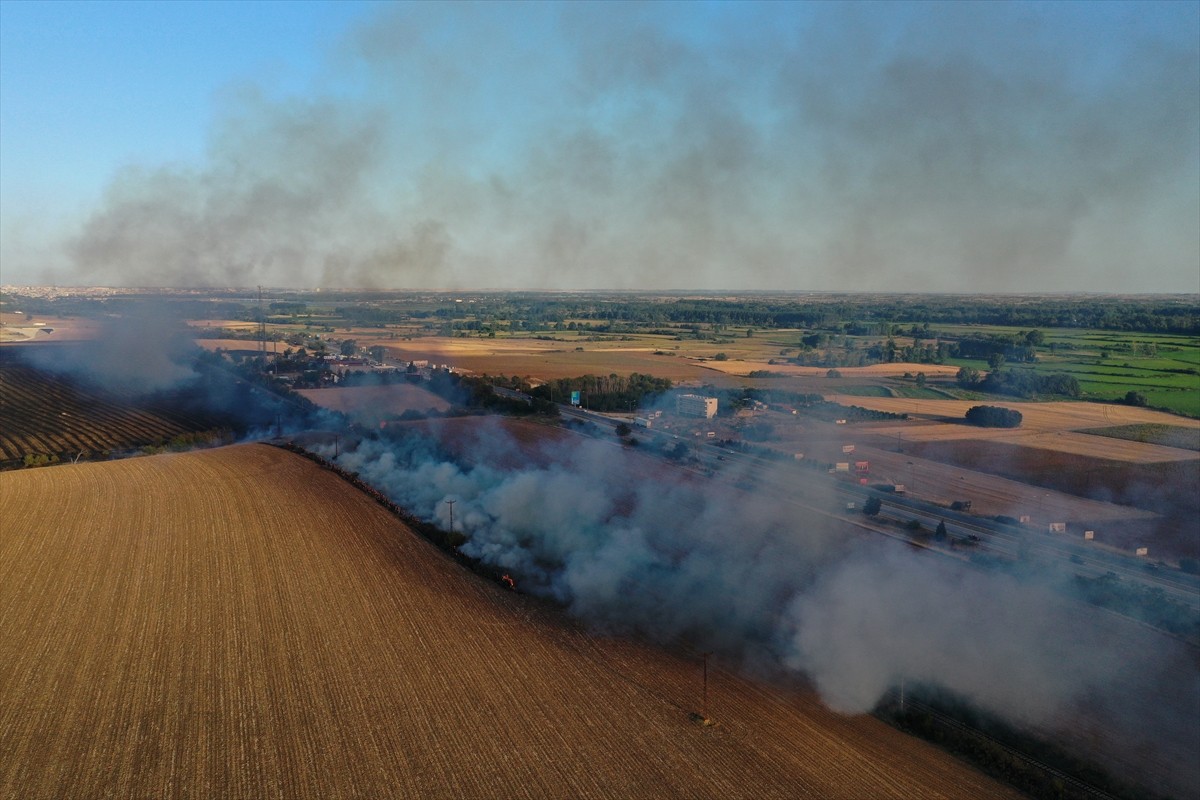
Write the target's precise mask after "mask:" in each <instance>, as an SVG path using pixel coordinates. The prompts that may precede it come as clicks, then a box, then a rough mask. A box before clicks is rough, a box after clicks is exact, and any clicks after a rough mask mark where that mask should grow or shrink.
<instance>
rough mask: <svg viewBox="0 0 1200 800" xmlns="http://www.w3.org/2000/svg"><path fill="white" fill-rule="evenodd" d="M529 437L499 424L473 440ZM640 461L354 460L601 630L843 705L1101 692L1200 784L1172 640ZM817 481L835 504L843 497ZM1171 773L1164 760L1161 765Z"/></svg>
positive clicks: (1135, 735)
mask: <svg viewBox="0 0 1200 800" xmlns="http://www.w3.org/2000/svg"><path fill="white" fill-rule="evenodd" d="M513 447H514V445H513V443H511V442H510V441H509V440H508V439H507V437H506V435H505V434H504V433H503V432H502V431H500V430H498V429H492V430H491V431H490V432H485V433H484V434H482V435H481V438H480V441H479V446H478V447H476V446H475V445H472V451H473V452H474V451H480V452H484V453H486V452H496V453H500V452H505V451H507V450H511V448H513ZM324 455H326V456H327V457H331V456H332V455H333V453H332V451H330V452H325V453H324ZM626 458H628V456H625V455H624V454H622V453H621V451H620V450H619V449H617V448H614V447H613V446H611V444H609V443H604V442H596V441H590V440H588V441H585V442H583V443H579V442H573V443H571V444H569V445H565V446H561V447H560V448H555V447H548V449H547V450H546V452H545V453H544V454H543V457H542V458H539V459H537V463H539V464H541V466H530V467H527V468H514V469H501V468H497V467H494V466H489V465H488V464H489V462H490V460H489V459H488V458H487V457H486V456H480V457H479V460H478V461H475V460H472V461H471V462H470V463H463V462H460V461H457V460H453V459H450V458H448V457H446V456H444V455H442V454H440V453H439V451H438V450H437V449H436V448H435V447H433V446H431V445H430V444H429V442H427V441H424V440H420V439H416V438H410V439H406V440H402V441H392V442H382V441H376V440H367V441H363V442H362V443H361V444H360V445H359V446H358V448H357V449H356V450H353V451H351V452H343V453H342V454H341V456H340V458H339V463H340V464H342V466H343V467H345V468H347V469H350V470H353V471H355V472H358V473H359V474H360V475H361V476H362V477H363V478H364V479H365V480H367V481H368V482H370V483H372V484H373V485H375V486H378V487H380V488H381V489H383V490H384V491H386V492H387V493H388V494H389V495H390V496H391V497H393V498H394V499H395V500H396V501H397V502H398V503H400V504H402V505H404V506H405V507H407V508H409V509H411V510H412V511H413V512H414V513H416V514H417V515H419V516H421V517H422V518H425V519H427V520H431V521H436V522H437V523H438V524H439V525H440V526H442V527H443V528H449V525H450V519H449V515H450V506H449V505H448V504H447V503H446V501H447V500H454V501H455V505H454V524H455V527H456V529H457V530H460V531H462V532H463V533H465V534H466V535H467V537H468V542H467V543H466V544H465V545H464V546H463V548H462V549H463V551H464V552H465V553H467V554H469V555H471V556H474V557H476V558H480V559H482V560H483V561H485V562H487V563H489V564H493V565H497V566H500V567H502V568H504V569H506V570H510V571H511V572H512V574H513V575H514V576H515V577H516V579H517V581H518V585H519V586H520V587H521V588H522V589H523V590H524V591H527V592H532V593H535V594H540V595H543V596H547V597H551V598H553V599H554V600H556V601H558V602H559V603H561V604H563V605H564V606H566V607H567V608H568V609H569V610H570V612H571V613H572V614H574V615H576V616H577V617H579V618H580V619H582V620H584V621H586V622H587V623H589V624H590V625H592V626H595V627H597V628H599V629H602V630H608V631H619V632H635V633H639V634H642V635H647V636H650V637H651V638H653V639H655V640H657V641H662V642H678V641H680V640H685V641H688V642H691V643H693V644H697V645H699V646H703V647H709V648H715V649H717V650H719V651H720V652H721V653H722V654H723V656H724V657H725V658H728V659H733V660H737V661H739V662H741V663H742V665H743V666H744V667H745V668H747V669H754V670H761V669H767V670H784V671H786V672H789V673H791V674H793V675H802V676H805V677H806V678H807V679H809V680H811V681H812V683H813V684H814V685H815V687H816V688H817V690H818V691H819V692H820V693H821V696H822V697H823V698H824V699H825V701H826V702H827V703H828V704H829V705H830V706H831V707H832V708H834V709H836V710H838V711H842V712H846V713H863V712H866V711H869V710H870V709H872V708H873V707H874V706H875V705H876V704H877V703H878V702H879V701H880V699H881V698H882V697H883V696H884V695H885V694H886V693H887V692H888V691H889V690H891V689H893V688H894V687H896V686H897V685H899V684H900V683H901V682H902V681H908V682H911V683H924V684H933V685H937V686H941V687H944V688H947V689H950V690H952V691H954V692H956V693H958V694H960V695H962V696H965V697H967V698H970V699H971V700H972V701H974V702H976V703H978V704H979V705H981V706H983V707H985V708H988V709H991V710H993V711H995V712H998V713H1000V714H1002V715H1004V716H1005V717H1007V718H1009V719H1014V720H1017V721H1019V722H1021V723H1024V724H1032V725H1035V726H1038V727H1039V728H1041V729H1043V730H1047V731H1053V730H1055V729H1061V727H1062V726H1064V725H1065V726H1066V727H1067V729H1070V726H1071V725H1074V724H1076V718H1077V716H1076V715H1078V713H1079V712H1080V709H1082V708H1084V707H1088V708H1094V707H1097V706H1103V705H1107V706H1111V708H1113V709H1120V711H1119V712H1118V711H1112V712H1111V713H1110V716H1111V717H1114V718H1119V719H1120V720H1121V722H1120V724H1119V725H1118V724H1115V723H1114V724H1113V725H1112V726H1111V729H1110V730H1108V731H1107V732H1106V733H1105V734H1104V736H1102V737H1099V738H1100V740H1101V741H1102V744H1101V745H1100V747H1101V749H1102V750H1105V751H1106V752H1107V753H1110V754H1111V753H1122V752H1124V753H1125V754H1126V755H1128V751H1130V750H1131V749H1133V748H1134V744H1133V743H1135V742H1142V741H1150V742H1153V743H1154V747H1155V748H1156V752H1157V753H1158V755H1159V757H1162V756H1163V754H1164V753H1165V754H1167V755H1166V757H1165V758H1166V762H1167V764H1168V765H1169V766H1168V767H1167V769H1168V772H1169V773H1170V775H1169V777H1168V779H1167V782H1168V783H1171V782H1174V785H1176V786H1195V785H1200V774H1197V770H1196V769H1192V768H1190V767H1188V766H1187V764H1188V763H1190V762H1189V760H1188V758H1187V756H1186V753H1187V752H1188V749H1189V748H1190V747H1192V746H1194V745H1196V744H1198V743H1200V730H1197V726H1196V722H1195V718H1194V717H1192V716H1190V712H1189V709H1192V708H1195V707H1196V705H1197V703H1200V675H1198V674H1197V673H1196V671H1195V668H1194V663H1193V664H1192V666H1191V668H1190V669H1189V668H1184V669H1183V670H1182V672H1180V671H1175V672H1173V673H1172V672H1171V671H1170V670H1169V669H1168V664H1169V663H1171V661H1172V659H1174V658H1176V657H1179V655H1180V654H1179V653H1176V652H1175V650H1174V649H1173V648H1172V647H1156V648H1145V649H1133V650H1130V648H1129V647H1128V645H1127V638H1126V637H1127V636H1128V634H1129V629H1130V627H1131V626H1129V625H1128V624H1127V623H1124V622H1122V623H1120V624H1118V623H1117V622H1116V619H1117V618H1116V617H1115V616H1112V615H1109V614H1107V613H1104V612H1099V611H1096V610H1094V609H1092V610H1089V609H1086V608H1084V607H1083V606H1081V605H1076V604H1074V603H1072V602H1070V601H1068V600H1067V599H1065V598H1064V596H1063V588H1062V585H1061V584H1062V582H1063V576H1055V575H1053V574H1049V575H1040V576H1032V575H1031V576H1027V577H1025V578H1022V579H1018V578H1016V577H1013V576H1011V575H1005V574H998V573H993V572H983V571H978V570H975V569H972V568H969V567H965V566H963V565H962V564H959V563H957V562H949V561H947V560H945V559H940V558H938V557H930V556H928V555H921V554H916V553H913V552H911V551H909V550H907V549H900V548H899V547H898V546H897V545H895V544H894V543H892V542H890V541H887V540H879V539H850V540H847V539H846V532H845V530H841V529H837V530H834V529H826V527H825V526H823V525H822V523H821V522H820V521H819V520H820V517H819V516H818V515H814V514H812V513H811V511H805V510H802V509H800V508H798V507H796V506H794V505H791V504H790V503H788V502H786V500H785V499H783V498H781V497H779V496H777V495H775V494H771V493H768V492H762V493H755V492H751V493H743V492H734V491H732V490H731V489H728V488H724V484H723V483H721V482H712V483H709V484H706V485H705V486H704V487H703V490H701V489H698V488H695V487H690V488H689V487H687V486H684V485H679V486H672V484H671V483H670V482H669V481H668V482H664V481H661V480H655V481H653V483H652V484H651V483H649V482H647V483H645V484H643V483H639V481H638V480H637V479H631V478H630V477H629V476H630V475H632V474H636V470H631V468H630V467H631V464H630V463H628V462H627V461H626V460H625V459H626ZM752 480H753V476H750V475H747V476H744V480H743V483H745V482H746V481H752ZM800 489H801V493H802V494H809V495H811V497H809V502H810V503H815V504H817V505H818V507H820V505H821V504H822V503H824V504H825V505H829V504H832V502H833V500H832V498H823V497H822V496H821V492H820V491H819V490H817V489H812V488H809V489H804V487H800ZM1160 644H1161V643H1160ZM1185 661H1186V657H1185ZM1181 674H1182V675H1184V676H1186V677H1185V678H1184V679H1183V680H1184V683H1183V684H1182V685H1181V684H1179V683H1178V680H1179V678H1178V676H1179V675H1181ZM1164 675H1173V676H1175V677H1168V678H1164V677H1163V676H1164ZM1168 683H1170V688H1169V689H1167V690H1166V693H1167V695H1168V696H1170V697H1171V698H1174V700H1175V701H1176V702H1179V701H1180V700H1182V702H1180V703H1179V706H1178V708H1177V710H1176V711H1175V712H1166V711H1164V710H1163V706H1164V704H1163V703H1161V702H1159V701H1158V700H1155V701H1154V702H1153V706H1154V707H1155V708H1156V710H1155V711H1154V712H1153V713H1150V712H1149V711H1148V710H1147V708H1144V707H1143V706H1142V705H1140V704H1141V703H1143V702H1146V703H1148V704H1149V701H1146V700H1145V699H1144V698H1145V697H1149V696H1152V695H1153V693H1154V692H1158V691H1161V690H1162V687H1163V686H1164V685H1168ZM1165 705H1167V706H1170V705H1171V704H1170V703H1168V704H1165ZM1131 708H1136V709H1137V711H1136V712H1131V711H1130V709H1131ZM1151 719H1154V720H1155V721H1154V723H1153V726H1151V725H1150V723H1149V720H1151ZM1126 768H1130V767H1128V761H1125V762H1124V763H1122V769H1126ZM1131 769H1133V770H1136V769H1138V768H1137V767H1136V766H1134V767H1132V768H1131ZM1160 769H1162V766H1161V763H1160V762H1157V761H1156V762H1155V763H1154V764H1153V765H1152V766H1150V767H1147V768H1146V770H1145V773H1144V774H1149V773H1150V772H1153V771H1154V770H1160ZM1160 778H1161V776H1160Z"/></svg>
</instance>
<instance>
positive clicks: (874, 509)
mask: <svg viewBox="0 0 1200 800" xmlns="http://www.w3.org/2000/svg"><path fill="white" fill-rule="evenodd" d="M882 507H883V503H882V502H881V501H880V500H879V498H878V497H868V498H867V502H865V503H863V509H862V510H863V513H864V514H866V515H867V516H868V517H873V516H875V515H876V514H878V513H879V509H880V508H882Z"/></svg>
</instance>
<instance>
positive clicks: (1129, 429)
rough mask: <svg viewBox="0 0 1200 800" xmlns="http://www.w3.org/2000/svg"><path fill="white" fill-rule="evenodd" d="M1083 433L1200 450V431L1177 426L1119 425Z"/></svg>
mask: <svg viewBox="0 0 1200 800" xmlns="http://www.w3.org/2000/svg"><path fill="white" fill-rule="evenodd" d="M1081 433H1090V434H1092V435H1093V436H1108V437H1110V438H1113V439H1125V440H1126V441H1130V442H1146V443H1148V444H1161V445H1164V446H1166V447H1179V448H1182V449H1184V450H1200V430H1197V429H1195V428H1181V427H1177V426H1175V425H1153V424H1145V425H1117V426H1114V427H1111V428H1092V429H1090V430H1085V431H1081Z"/></svg>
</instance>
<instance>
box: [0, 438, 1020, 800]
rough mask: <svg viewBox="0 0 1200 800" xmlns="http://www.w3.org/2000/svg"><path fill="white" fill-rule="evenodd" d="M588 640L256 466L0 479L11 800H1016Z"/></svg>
mask: <svg viewBox="0 0 1200 800" xmlns="http://www.w3.org/2000/svg"><path fill="white" fill-rule="evenodd" d="M699 677H700V674H699V669H698V665H697V664H696V663H695V661H690V660H686V659H683V658H680V657H677V656H673V655H670V654H666V653H664V652H662V651H660V650H657V649H654V648H650V647H646V646H643V645H640V644H636V643H631V642H627V641H622V640H613V639H602V638H597V637H595V636H592V635H588V634H585V633H583V632H581V631H579V630H577V629H576V628H574V627H572V626H571V625H570V624H569V623H567V622H566V621H564V620H563V619H562V617H561V616H560V615H559V614H558V613H557V612H555V611H551V610H546V609H545V608H543V607H541V606H539V605H538V604H537V603H535V602H533V601H530V600H528V599H527V598H523V597H521V596H519V595H516V594H513V593H510V592H507V591H505V590H504V589H502V588H500V587H498V586H495V585H493V584H491V583H488V582H486V581H484V580H483V579H482V578H478V577H477V576H475V575H472V574H470V573H467V572H465V571H464V570H462V569H461V568H460V567H458V566H457V565H455V564H454V563H453V562H452V561H450V560H449V559H447V558H446V557H444V556H443V555H442V554H441V553H439V552H438V551H436V550H434V549H433V548H432V547H430V546H429V545H427V544H426V543H425V542H423V541H421V540H419V539H417V538H416V537H415V536H413V535H412V534H411V533H410V532H409V531H408V530H407V529H406V528H404V527H403V526H402V525H401V524H400V523H399V522H398V521H397V520H395V519H394V518H393V517H391V516H390V515H389V514H387V513H386V512H385V511H384V510H383V509H381V508H380V507H379V506H377V505H376V504H374V503H373V502H372V501H371V500H369V499H368V498H367V497H365V496H364V495H362V494H360V493H359V492H357V491H355V490H353V489H352V488H350V487H349V486H348V485H346V484H345V483H343V482H341V481H340V480H339V479H338V478H337V477H335V476H334V475H332V474H331V473H329V472H326V471H324V470H322V469H320V468H319V467H318V466H316V465H314V464H312V463H311V462H309V461H307V460H305V459H302V458H299V457H297V456H294V455H292V454H289V453H286V452H283V451H280V450H275V449H272V448H269V447H266V446H262V445H247V446H239V447H231V448H223V449H218V450H210V451H204V452H198V453H190V454H184V455H164V456H156V457H152V458H141V459H134V460H128V461H121V462H110V463H104V464H80V465H72V466H62V467H54V468H49V469H42V470H30V471H23V472H9V473H3V474H0V796H3V797H23V798H58V797H289V798H292V797H322V798H324V797H399V796H404V797H417V796H426V797H450V796H455V797H473V798H474V797H504V798H521V797H528V798H532V797H606V798H611V797H622V798H638V797H654V798H659V797H706V796H708V797H755V798H762V797H787V798H806V797H811V798H837V797H846V798H867V797H870V798H882V797H922V798H964V797H972V798H975V797H1008V796H1016V795H1015V793H1013V792H1010V791H1009V790H1007V789H1006V788H1005V787H1002V786H1000V785H997V784H996V783H994V782H992V781H990V780H988V779H986V778H984V777H982V776H981V775H979V774H978V773H976V772H974V771H972V770H970V769H969V768H966V767H964V766H962V765H961V764H959V763H958V762H956V761H954V760H953V759H951V758H950V757H948V756H947V755H945V754H944V753H942V752H941V751H938V750H936V749H934V748H933V747H931V746H929V745H926V744H924V743H922V742H919V741H917V740H914V739H911V738H909V737H906V736H904V735H902V734H900V733H898V732H896V731H894V730H892V729H891V728H888V727H886V726H884V725H883V724H882V723H879V722H878V721H876V720H874V719H872V718H844V717H840V716H838V715H835V714H832V713H830V712H828V711H826V710H825V709H823V708H822V707H821V706H820V705H819V704H818V703H817V702H816V700H815V699H814V698H813V697H812V696H811V695H809V694H807V693H806V692H803V691H800V690H795V691H783V690H778V689H767V688H763V687H761V686H759V685H757V684H753V683H751V682H748V681H746V680H743V679H740V678H737V677H734V676H732V675H730V674H728V673H726V672H724V671H715V673H714V674H712V675H711V676H710V679H711V680H710V691H711V694H710V698H711V700H710V713H711V714H712V715H713V716H714V717H715V718H716V719H717V720H718V721H719V723H720V724H719V725H717V726H715V727H703V726H700V725H697V724H695V723H693V722H691V721H690V720H689V716H688V715H689V712H691V711H693V710H695V709H696V707H697V705H698V700H699V698H698V697H697V695H698V693H699V692H698V689H699V685H698V684H699Z"/></svg>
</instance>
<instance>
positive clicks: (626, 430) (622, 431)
mask: <svg viewBox="0 0 1200 800" xmlns="http://www.w3.org/2000/svg"><path fill="white" fill-rule="evenodd" d="M616 432H617V436H621V437H625V436H628V435H629V434H631V433H633V428H631V427H629V426H628V425H627V424H625V423H624V422H618V423H617V428H616Z"/></svg>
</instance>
